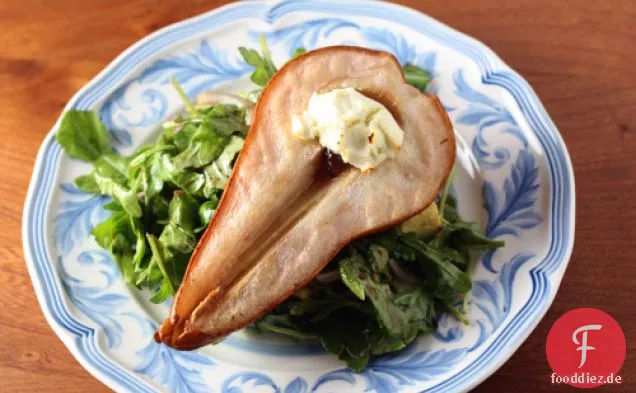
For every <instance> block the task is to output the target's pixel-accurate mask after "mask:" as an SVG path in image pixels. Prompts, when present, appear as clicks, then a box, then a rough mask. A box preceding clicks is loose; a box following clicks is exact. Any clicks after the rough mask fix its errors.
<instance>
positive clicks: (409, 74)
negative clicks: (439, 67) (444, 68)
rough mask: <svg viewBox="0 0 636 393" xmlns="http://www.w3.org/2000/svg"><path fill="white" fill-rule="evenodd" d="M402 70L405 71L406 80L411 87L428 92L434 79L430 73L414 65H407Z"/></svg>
mask: <svg viewBox="0 0 636 393" xmlns="http://www.w3.org/2000/svg"><path fill="white" fill-rule="evenodd" d="M402 70H403V71H404V78H405V79H406V82H407V83H408V84H409V85H411V86H413V87H415V88H417V89H419V90H420V91H426V88H427V87H428V84H429V83H430V82H431V79H432V78H431V75H430V74H429V73H428V72H426V71H424V70H423V69H421V68H420V67H418V66H416V65H413V64H407V65H405V66H404V67H402Z"/></svg>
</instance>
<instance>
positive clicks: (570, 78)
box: [0, 0, 636, 392]
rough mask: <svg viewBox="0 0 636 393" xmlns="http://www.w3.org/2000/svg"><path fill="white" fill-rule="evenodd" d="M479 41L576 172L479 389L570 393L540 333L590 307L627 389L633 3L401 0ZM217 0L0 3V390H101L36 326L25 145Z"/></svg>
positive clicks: (634, 175) (632, 361)
mask: <svg viewBox="0 0 636 393" xmlns="http://www.w3.org/2000/svg"><path fill="white" fill-rule="evenodd" d="M400 2H401V3H403V4H406V5H409V6H411V7H414V8H417V9H419V10H421V11H423V12H425V13H428V14H429V15H431V16H433V17H435V18H437V19H439V20H441V21H443V22H446V23H448V24H449V25H450V26H453V27H455V28H457V29H459V30H461V31H463V32H466V33H468V34H469V35H472V36H474V37H476V38H477V39H479V40H481V41H483V42H484V43H486V45H488V46H490V47H491V48H492V49H494V50H495V51H496V52H497V53H498V54H499V55H500V56H501V58H502V59H504V61H506V62H507V63H508V64H509V65H510V66H512V67H513V68H515V69H516V70H518V71H519V72H520V73H521V75H523V76H524V77H525V78H526V79H527V80H528V81H529V82H530V84H531V85H532V86H533V87H534V89H535V90H536V91H537V93H538V95H539V96H540V97H541V99H542V101H543V103H544V104H545V106H546V108H547V110H548V111H549V113H550V115H551V116H552V118H553V120H554V121H555V123H556V125H557V127H558V128H559V129H560V131H561V133H562V135H563V137H564V139H565V142H566V144H567V146H568V149H569V151H570V155H571V157H572V162H573V164H574V171H575V175H576V193H577V209H576V220H577V225H576V226H577V228H576V241H575V246H574V253H573V255H572V259H571V261H570V265H569V268H568V270H567V273H566V275H565V278H564V280H563V283H562V285H561V288H560V290H559V292H558V295H557V297H556V300H555V302H554V304H553V305H552V307H551V308H550V310H549V312H548V314H547V316H546V317H545V319H544V320H543V321H542V322H541V324H540V325H539V327H538V328H537V329H536V330H535V331H534V332H533V333H532V335H531V336H530V338H529V339H528V340H527V341H526V342H525V343H524V344H523V345H522V346H521V348H520V349H519V350H518V351H517V353H516V354H515V355H514V356H513V357H512V359H510V360H509V361H508V362H507V363H506V364H505V365H504V366H503V367H501V369H500V370H499V371H497V372H496V373H495V374H494V375H493V376H492V377H490V378H489V379H488V380H486V381H485V382H484V383H483V384H482V385H480V386H479V387H478V388H477V389H475V391H477V392H547V391H573V390H574V388H570V387H567V386H553V385H550V383H549V379H550V378H549V377H550V373H551V371H550V368H549V366H548V363H547V361H546V358H545V340H546V336H547V333H548V330H549V328H550V326H551V325H552V324H553V323H554V322H555V321H556V319H557V318H558V317H559V316H561V315H562V314H563V313H565V312H566V311H568V310H571V309H574V308H578V307H596V308H599V309H601V310H604V311H606V312H607V313H609V314H610V315H612V316H613V317H614V318H615V319H616V320H618V322H619V323H620V324H621V325H622V327H623V330H624V332H625V335H626V337H627V346H628V350H627V360H626V362H625V365H624V366H623V369H622V371H621V374H622V376H623V379H624V380H625V381H626V383H625V384H624V385H622V386H605V387H602V388H600V390H601V391H606V392H614V391H616V392H618V391H623V392H628V391H631V392H634V391H636V259H635V257H634V254H632V252H633V246H632V245H633V244H634V240H635V238H636V229H635V228H636V140H635V138H636V135H635V133H636V27H635V26H636V1H634V0H559V1H554V0H516V1H515V0H512V1H505V2H504V1H499V0H446V1H438V0H420V1H418V0H410V1H407V0H402V1H400ZM222 3H224V2H223V1H218V0H205V1H188V2H186V1H167V0H161V1H160V0H93V1H85V0H57V1H55V2H52V1H44V0H19V1H8V0H3V1H0V26H1V29H0V31H1V32H0V176H1V178H0V179H1V181H0V207H1V209H0V223H1V226H2V227H1V229H0V287H1V288H2V291H1V294H0V391H2V392H39V391H54V392H101V391H108V389H107V388H106V387H105V386H104V385H102V384H101V383H100V382H98V381H97V380H96V379H94V378H93V377H92V376H91V375H89V373H88V372H86V371H85V370H84V369H83V368H82V367H81V366H80V365H79V364H78V363H77V361H76V360H75V359H74V358H73V357H72V356H71V355H70V353H69V352H68V351H67V350H66V348H65V347H64V345H62V343H61V341H60V340H59V339H58V338H57V337H56V336H55V334H54V333H53V331H52V330H51V328H50V327H49V326H48V325H47V323H46V321H45V319H44V317H43V315H42V312H41V311H40V308H39V306H38V303H37V301H36V298H35V293H34V292H33V287H32V285H31V282H30V279H29V276H28V274H27V271H26V267H25V263H24V256H23V251H22V243H21V232H20V227H21V218H22V207H23V203H24V197H25V194H26V190H27V186H28V184H29V179H30V176H31V171H32V166H33V162H34V158H35V155H36V152H37V150H38V148H39V146H40V143H41V142H42V139H43V138H44V136H45V135H46V133H47V132H48V131H49V129H50V128H51V126H52V125H53V123H54V121H55V119H56V118H57V117H58V116H59V114H60V111H61V110H62V108H63V107H64V105H65V103H66V102H67V100H69V99H70V98H71V96H72V95H73V94H74V93H75V92H76V91H77V90H78V89H79V88H81V87H82V86H83V85H84V84H85V83H86V82H87V81H88V80H90V79H91V78H92V77H93V76H94V75H95V74H97V73H98V72H99V71H100V70H101V69H102V68H103V67H104V66H105V65H106V64H108V63H109V62H110V61H111V60H112V59H113V58H114V57H115V56H116V55H118V54H119V53H120V52H121V51H122V50H124V49H125V48H126V47H128V46H130V45H131V44H133V43H134V42H135V41H137V40H138V39H140V38H142V37H144V36H145V35H147V34H148V33H151V32H153V31H155V30H157V29H159V28H161V27H163V26H166V25H168V24H170V23H173V22H176V21H179V20H182V19H185V18H188V17H190V16H194V15H197V14H199V13H202V12H205V11H208V10H210V9H212V8H214V7H217V6H219V5H221V4H222Z"/></svg>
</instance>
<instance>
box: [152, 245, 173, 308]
mask: <svg viewBox="0 0 636 393" xmlns="http://www.w3.org/2000/svg"><path fill="white" fill-rule="evenodd" d="M146 238H147V239H148V244H149V245H150V250H151V251H152V262H154V263H155V264H156V266H157V267H158V268H159V271H160V272H161V274H162V276H163V280H162V281H161V286H160V287H159V290H158V291H157V293H155V295H154V296H153V297H152V298H151V299H150V300H151V301H152V302H154V303H161V302H163V301H164V300H166V299H167V298H168V297H169V296H170V295H173V294H174V293H175V285H174V283H173V282H172V279H171V278H170V276H169V275H168V271H167V270H166V266H165V263H164V249H163V246H162V245H161V243H160V242H159V241H158V240H157V238H155V237H154V236H152V235H150V234H147V235H146Z"/></svg>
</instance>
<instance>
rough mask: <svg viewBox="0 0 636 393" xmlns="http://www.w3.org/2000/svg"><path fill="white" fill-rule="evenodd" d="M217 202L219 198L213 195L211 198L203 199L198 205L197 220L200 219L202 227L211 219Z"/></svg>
mask: <svg viewBox="0 0 636 393" xmlns="http://www.w3.org/2000/svg"><path fill="white" fill-rule="evenodd" d="M218 204H219V198H218V197H217V196H216V195H213V196H212V199H211V200H209V201H205V202H203V203H202V204H201V206H199V221H201V225H203V226H204V227H207V226H208V224H209V223H210V221H212V217H214V212H215V211H216V207H217V206H218Z"/></svg>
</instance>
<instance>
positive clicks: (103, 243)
mask: <svg viewBox="0 0 636 393" xmlns="http://www.w3.org/2000/svg"><path fill="white" fill-rule="evenodd" d="M112 206H113V208H115V209H116V210H115V211H114V212H113V214H112V215H111V216H110V217H109V218H108V219H107V220H106V221H104V222H102V223H100V224H97V225H96V226H95V227H94V228H93V230H92V231H91V233H92V234H93V236H94V237H95V241H97V244H99V246H100V247H102V248H104V249H106V250H108V251H110V253H111V254H112V255H113V257H114V258H115V261H116V262H117V265H119V268H120V270H121V272H122V275H123V277H124V281H125V282H126V283H128V284H133V283H134V270H135V269H134V263H133V259H134V251H133V250H134V244H135V231H134V229H133V227H132V224H131V219H130V216H129V215H128V214H127V213H126V212H125V211H123V210H122V209H121V207H116V206H115V205H112Z"/></svg>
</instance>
